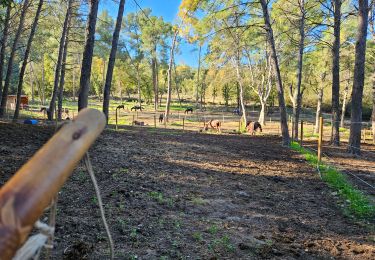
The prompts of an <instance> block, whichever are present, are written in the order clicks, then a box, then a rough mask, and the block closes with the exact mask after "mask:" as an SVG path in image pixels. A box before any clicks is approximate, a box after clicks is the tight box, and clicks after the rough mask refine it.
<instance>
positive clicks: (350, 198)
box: [291, 142, 375, 219]
mask: <svg viewBox="0 0 375 260" xmlns="http://www.w3.org/2000/svg"><path fill="white" fill-rule="evenodd" d="M291 149H292V150H295V151H298V152H300V153H301V154H303V155H304V156H305V159H306V160H307V161H308V162H309V163H310V164H311V165H313V166H314V167H315V166H316V165H317V164H318V157H317V155H315V153H313V152H311V151H310V150H307V149H305V148H303V147H301V146H300V145H299V144H298V143H296V142H293V143H292V144H291ZM319 169H320V172H321V174H322V179H323V180H324V181H325V182H326V183H327V184H328V185H329V186H330V187H331V188H333V189H334V190H336V191H337V193H338V194H339V195H340V196H341V198H342V199H344V200H345V201H346V202H348V210H349V212H350V213H352V214H353V215H354V216H356V217H358V218H364V219H371V218H372V217H374V216H375V205H373V204H372V203H371V201H370V199H369V198H368V197H367V196H366V195H365V194H363V193H362V192H361V191H360V190H358V189H356V188H355V187H353V185H352V184H351V183H350V182H349V181H348V180H347V179H346V177H345V176H344V175H343V174H342V173H341V172H340V171H339V170H337V169H335V168H334V167H331V166H329V165H326V164H324V163H322V162H321V163H320V164H319Z"/></svg>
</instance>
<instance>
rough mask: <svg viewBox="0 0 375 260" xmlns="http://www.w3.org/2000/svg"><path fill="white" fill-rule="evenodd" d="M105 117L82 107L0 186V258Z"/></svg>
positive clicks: (19, 240)
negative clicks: (71, 119) (72, 118)
mask: <svg viewBox="0 0 375 260" xmlns="http://www.w3.org/2000/svg"><path fill="white" fill-rule="evenodd" d="M105 125H106V118H105V116H104V114H103V113H101V112H99V111H98V110H94V109H83V110H81V111H80V113H79V114H78V116H77V117H76V120H74V121H71V122H70V123H68V124H67V125H65V126H63V127H62V128H61V129H60V130H59V131H58V132H57V133H56V134H55V135H54V136H53V137H52V138H51V139H50V140H49V141H48V142H47V143H46V144H45V145H44V146H43V147H42V148H41V149H40V150H39V151H38V152H37V153H36V154H35V155H34V156H33V157H32V158H31V159H30V160H29V161H28V162H27V163H26V164H24V165H23V166H22V167H21V169H19V170H18V171H17V173H16V174H15V175H14V176H13V177H12V178H11V179H10V180H9V181H8V182H7V183H6V184H5V185H4V186H3V187H2V188H1V190H0V252H1V255H0V258H1V259H2V260H8V259H11V258H12V257H13V256H14V254H15V253H16V251H17V249H18V248H19V247H20V246H21V245H22V244H23V243H24V242H25V240H26V238H27V236H28V234H29V232H30V231H31V229H32V228H33V225H34V223H35V222H36V221H37V220H38V218H39V217H40V216H41V215H42V214H43V211H44V209H45V208H46V207H47V206H48V205H49V204H50V202H51V201H52V199H53V198H54V197H55V196H56V194H57V193H58V192H59V190H60V189H61V187H62V185H63V184H64V183H65V181H66V180H67V178H68V177H69V176H70V174H71V173H72V171H73V170H74V168H75V166H76V165H77V164H78V162H79V161H80V160H81V158H82V157H83V156H84V154H85V153H86V152H87V150H88V149H89V148H90V146H91V145H92V143H93V142H94V141H95V139H96V138H97V137H98V136H99V134H100V133H101V132H102V131H103V129H104V127H105Z"/></svg>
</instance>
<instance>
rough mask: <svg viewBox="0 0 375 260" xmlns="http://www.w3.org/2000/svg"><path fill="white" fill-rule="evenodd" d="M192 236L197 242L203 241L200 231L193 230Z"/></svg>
mask: <svg viewBox="0 0 375 260" xmlns="http://www.w3.org/2000/svg"><path fill="white" fill-rule="evenodd" d="M193 238H194V239H195V240H197V241H198V242H202V241H203V236H202V234H201V233H200V232H194V233H193Z"/></svg>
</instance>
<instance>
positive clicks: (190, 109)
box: [185, 107, 193, 114]
mask: <svg viewBox="0 0 375 260" xmlns="http://www.w3.org/2000/svg"><path fill="white" fill-rule="evenodd" d="M189 112H190V113H193V108H192V107H188V108H186V109H185V114H189Z"/></svg>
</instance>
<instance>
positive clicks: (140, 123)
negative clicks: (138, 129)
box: [133, 120, 145, 126]
mask: <svg viewBox="0 0 375 260" xmlns="http://www.w3.org/2000/svg"><path fill="white" fill-rule="evenodd" d="M133 125H139V126H144V125H145V122H141V121H137V120H134V121H133Z"/></svg>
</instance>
